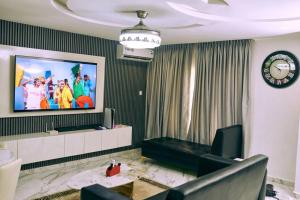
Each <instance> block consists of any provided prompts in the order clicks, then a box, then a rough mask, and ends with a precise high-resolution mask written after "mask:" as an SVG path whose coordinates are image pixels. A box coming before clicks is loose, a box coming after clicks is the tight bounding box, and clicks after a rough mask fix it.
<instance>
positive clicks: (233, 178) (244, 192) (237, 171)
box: [167, 155, 268, 200]
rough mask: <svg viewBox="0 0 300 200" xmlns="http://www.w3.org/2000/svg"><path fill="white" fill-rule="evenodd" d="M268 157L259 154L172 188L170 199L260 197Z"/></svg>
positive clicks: (244, 199) (253, 199)
mask: <svg viewBox="0 0 300 200" xmlns="http://www.w3.org/2000/svg"><path fill="white" fill-rule="evenodd" d="M267 162H268V158H267V157H266V156H264V155H256V156H253V157H251V158H249V159H246V160H244V161H241V162H238V163H235V164H232V165H231V166H229V167H226V168H223V169H221V170H218V171H216V172H214V173H211V174H208V175H205V176H202V177H200V178H198V179H195V180H193V181H190V182H188V183H185V184H183V185H181V186H178V187H175V188H172V189H170V191H169V193H168V196H167V200H221V199H222V200H257V199H259V197H260V191H261V188H262V186H263V183H264V178H265V175H266V166H267Z"/></svg>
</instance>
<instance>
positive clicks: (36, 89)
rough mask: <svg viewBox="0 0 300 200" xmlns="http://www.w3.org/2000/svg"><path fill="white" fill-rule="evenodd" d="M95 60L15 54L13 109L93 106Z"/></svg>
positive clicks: (69, 108)
mask: <svg viewBox="0 0 300 200" xmlns="http://www.w3.org/2000/svg"><path fill="white" fill-rule="evenodd" d="M96 82H97V64H96V63H88V62H78V61H70V60H56V59H47V58H36V57H28V56H17V55H16V56H15V87H14V90H15V91H14V111H15V112H21V111H43V110H77V109H94V108H95V106H96V105H95V103H96Z"/></svg>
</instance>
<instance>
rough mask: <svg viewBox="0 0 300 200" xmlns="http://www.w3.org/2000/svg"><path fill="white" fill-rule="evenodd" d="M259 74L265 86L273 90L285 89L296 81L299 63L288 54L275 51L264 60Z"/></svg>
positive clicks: (294, 57)
mask: <svg viewBox="0 0 300 200" xmlns="http://www.w3.org/2000/svg"><path fill="white" fill-rule="evenodd" d="M261 72H262V76H263V78H264V80H265V81H266V83H267V84H269V85H270V86H272V87H275V88H285V87H288V86H290V85H291V84H292V83H294V82H295V81H296V80H297V78H298V75H299V62H298V59H297V58H296V56H294V55H293V54H292V53H290V52H287V51H276V52H274V53H271V54H270V55H269V56H268V57H267V58H266V59H265V60H264V62H263V65H262V68H261Z"/></svg>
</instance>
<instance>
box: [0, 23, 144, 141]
mask: <svg viewBox="0 0 300 200" xmlns="http://www.w3.org/2000/svg"><path fill="white" fill-rule="evenodd" d="M0 44H4V45H12V46H20V47H28V48H36V49H45V50H53V51H62V52H70V53H78V54H87V55H95V56H103V57H105V85H104V87H105V89H104V107H112V108H115V109H116V118H115V121H116V123H122V124H127V125H131V126H132V127H133V143H134V144H139V143H140V142H141V141H142V140H143V138H144V121H145V97H144V96H138V91H139V90H142V91H144V94H145V89H146V73H147V64H146V63H140V62H133V61H123V60H117V59H116V47H117V44H118V42H117V41H112V40H106V39H102V38H97V37H91V36H87V35H81V34H76V33H69V32H64V31H58V30H53V29H48V28H43V27H37V26H31V25H26V24H20V23H15V22H9V21H4V20H0ZM0 84H3V83H1V81H0ZM12 92H13V91H12ZM0 117H1V116H0ZM51 121H54V124H55V127H65V126H72V125H88V124H95V123H100V122H102V113H92V114H76V111H74V114H70V115H59V112H58V113H57V115H51V116H42V113H41V116H34V117H32V116H31V117H11V118H0V133H1V134H2V135H15V134H24V133H30V132H39V131H43V130H44V129H45V124H46V123H47V122H49V123H50V122H51Z"/></svg>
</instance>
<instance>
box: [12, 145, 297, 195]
mask: <svg viewBox="0 0 300 200" xmlns="http://www.w3.org/2000/svg"><path fill="white" fill-rule="evenodd" d="M112 159H115V160H116V162H121V163H122V164H123V170H122V172H121V174H120V175H119V176H118V177H116V178H114V179H112V180H113V181H111V182H114V183H115V184H118V181H119V182H122V181H125V182H126V179H129V180H134V179H136V178H137V177H139V176H142V177H146V178H149V179H152V180H155V181H157V182H160V183H162V184H165V185H167V186H169V187H175V186H178V185H181V184H183V183H185V182H187V181H190V180H193V179H195V178H196V176H195V174H194V173H193V172H190V171H184V170H182V169H178V168H174V167H172V166H166V165H164V164H161V163H158V162H156V161H154V160H151V159H147V158H142V157H141V152H140V150H139V149H134V150H129V151H124V152H120V153H114V154H109V155H104V156H99V157H95V158H90V159H84V160H79V161H73V162H68V163H63V164H58V165H53V166H49V167H43V168H37V169H33V170H25V171H22V172H21V174H20V179H19V182H18V186H17V191H16V197H15V199H16V200H31V199H34V198H37V197H42V196H45V195H48V194H53V193H56V192H61V191H65V190H68V189H70V187H76V186H78V184H81V185H79V186H78V187H81V186H83V185H85V184H86V185H90V184H93V183H96V182H97V181H98V182H99V181H103V180H104V179H102V178H101V177H103V176H104V171H105V169H106V167H107V166H108V165H109V164H110V162H111V160H112ZM87 174H89V175H88V176H87ZM87 177H88V178H87ZM101 183H102V182H101ZM76 184H77V185H76ZM103 184H105V183H104V182H103ZM106 184H108V183H106ZM272 184H274V187H275V190H276V191H278V198H279V199H280V200H292V199H295V198H294V196H293V193H292V188H291V187H288V186H284V185H282V184H278V183H272ZM108 186H109V185H108ZM267 199H268V200H269V199H273V198H267Z"/></svg>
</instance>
